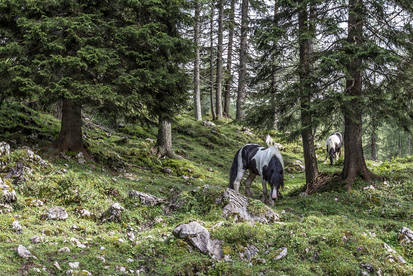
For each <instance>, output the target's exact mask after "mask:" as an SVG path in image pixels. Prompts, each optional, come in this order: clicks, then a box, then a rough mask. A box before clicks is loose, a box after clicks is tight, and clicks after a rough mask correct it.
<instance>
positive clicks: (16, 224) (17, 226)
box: [12, 220, 23, 233]
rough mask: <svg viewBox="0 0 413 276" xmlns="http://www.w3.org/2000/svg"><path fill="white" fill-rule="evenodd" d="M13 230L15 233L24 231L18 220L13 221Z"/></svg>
mask: <svg viewBox="0 0 413 276" xmlns="http://www.w3.org/2000/svg"><path fill="white" fill-rule="evenodd" d="M12 229H13V231H14V232H16V233H21V232H22V230H23V228H22V226H21V225H20V223H19V221H18V220H15V221H13V223H12Z"/></svg>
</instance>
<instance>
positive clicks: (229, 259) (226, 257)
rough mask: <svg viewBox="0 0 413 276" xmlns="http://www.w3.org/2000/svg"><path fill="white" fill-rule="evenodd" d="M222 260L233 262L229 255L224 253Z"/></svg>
mask: <svg viewBox="0 0 413 276" xmlns="http://www.w3.org/2000/svg"><path fill="white" fill-rule="evenodd" d="M224 261H225V262H233V261H232V258H231V255H224Z"/></svg>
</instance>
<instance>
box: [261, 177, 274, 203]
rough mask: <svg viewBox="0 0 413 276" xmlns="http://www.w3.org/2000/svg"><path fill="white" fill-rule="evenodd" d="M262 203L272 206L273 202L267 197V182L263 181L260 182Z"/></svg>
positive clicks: (269, 196)
mask: <svg viewBox="0 0 413 276" xmlns="http://www.w3.org/2000/svg"><path fill="white" fill-rule="evenodd" d="M261 200H262V202H264V203H268V204H269V205H271V206H272V205H274V201H273V200H272V198H271V195H268V191H267V182H266V181H265V180H264V179H263V180H262V198H261Z"/></svg>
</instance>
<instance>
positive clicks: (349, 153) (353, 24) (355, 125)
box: [342, 0, 374, 190]
mask: <svg viewBox="0 0 413 276" xmlns="http://www.w3.org/2000/svg"><path fill="white" fill-rule="evenodd" d="M363 9H364V7H363V0H349V11H348V38H347V42H348V43H349V46H350V47H351V50H350V53H349V55H350V59H349V62H348V63H347V64H346V69H347V72H348V75H347V77H346V90H345V92H344V95H345V96H347V97H351V100H349V101H346V102H344V104H343V111H344V150H345V152H344V153H345V156H344V168H343V171H342V177H343V179H344V180H345V181H346V188H347V190H351V188H352V185H353V183H354V181H355V179H356V177H357V176H359V175H361V176H362V177H363V178H364V179H365V180H367V181H369V180H370V179H371V178H372V177H373V176H374V175H373V174H372V173H371V172H370V171H369V170H368V168H367V165H366V161H365V160H364V154H363V147H362V134H363V132H362V114H363V106H362V102H361V98H362V96H363V93H362V77H361V70H362V69H361V66H362V59H361V58H360V57H359V55H358V52H359V51H360V47H361V45H362V39H363Z"/></svg>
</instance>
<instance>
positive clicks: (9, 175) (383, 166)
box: [0, 105, 413, 275]
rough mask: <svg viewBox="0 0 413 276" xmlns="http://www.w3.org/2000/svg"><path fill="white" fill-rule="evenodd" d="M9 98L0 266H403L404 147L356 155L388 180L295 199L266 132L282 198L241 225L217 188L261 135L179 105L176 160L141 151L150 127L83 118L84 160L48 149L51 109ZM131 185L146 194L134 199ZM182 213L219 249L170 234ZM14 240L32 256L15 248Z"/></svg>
mask: <svg viewBox="0 0 413 276" xmlns="http://www.w3.org/2000/svg"><path fill="white" fill-rule="evenodd" d="M8 107H9V108H4V109H2V110H1V111H0V129H3V131H2V133H1V134H0V141H6V142H7V143H8V144H10V146H11V151H10V153H9V154H7V153H5V152H3V153H1V151H0V177H1V179H2V181H0V184H1V187H3V194H4V195H6V193H7V194H8V195H10V197H13V191H15V193H16V196H17V200H15V201H14V200H13V199H10V198H9V200H8V201H11V203H10V204H8V203H6V200H5V198H6V197H5V196H3V198H2V200H3V201H4V202H0V203H1V204H0V274H1V275H90V274H91V275H195V274H196V275H322V274H324V275H360V274H363V275H368V274H371V275H412V273H413V241H412V240H410V243H408V242H409V239H408V237H406V236H405V235H400V230H401V229H402V228H403V227H407V228H410V229H413V203H412V202H413V193H412V190H413V157H410V158H403V159H396V160H392V161H389V162H368V165H369V168H370V169H371V170H372V171H373V172H375V173H377V174H379V175H381V176H384V177H385V179H386V180H385V181H380V182H376V183H372V186H371V187H369V185H370V184H367V183H364V182H363V181H360V180H359V181H357V182H356V184H355V185H354V189H353V190H352V191H351V192H349V193H348V192H345V191H343V190H341V189H337V190H333V191H328V192H324V193H320V194H314V195H310V196H299V194H300V189H301V188H302V187H303V185H304V183H305V180H304V173H303V172H301V171H300V170H299V169H297V168H296V167H297V165H294V164H295V163H297V161H296V160H302V149H301V146H300V145H299V144H298V142H297V143H287V142H286V141H285V140H283V137H282V135H280V134H276V133H273V137H274V138H275V140H276V141H277V142H280V143H281V144H282V145H283V146H284V149H283V150H282V154H283V157H284V160H285V162H286V164H287V174H286V183H285V189H284V191H283V198H282V199H281V200H280V201H277V202H276V203H275V206H274V207H271V208H272V210H273V211H274V212H275V213H276V214H278V216H279V218H278V219H275V221H270V222H267V223H261V222H248V221H242V220H239V219H238V220H236V219H235V217H236V216H229V217H227V218H224V217H223V215H222V213H223V207H224V205H225V203H223V202H222V201H221V202H219V201H217V199H218V198H220V197H221V195H222V194H223V193H224V191H225V189H226V187H227V185H228V171H229V168H230V166H231V162H232V159H233V156H234V154H235V152H236V151H237V150H238V148H239V147H240V146H242V145H243V144H245V143H260V144H263V140H262V138H263V137H264V135H263V134H253V133H250V132H249V130H246V129H243V128H242V127H240V126H238V125H236V124H234V123H231V122H223V123H219V124H218V125H216V126H208V127H207V126H203V125H202V123H201V122H195V121H193V120H192V117H190V116H186V115H182V116H180V117H179V118H178V121H177V122H176V123H175V124H174V125H173V127H174V129H173V137H174V149H175V151H176V153H178V154H179V155H180V156H182V157H183V158H184V159H182V160H171V159H161V160H159V159H156V158H155V157H154V156H153V155H152V154H151V148H152V146H153V141H154V139H155V137H156V129H155V128H151V127H141V126H136V125H135V126H133V125H125V126H122V127H120V128H119V129H117V130H114V129H111V128H110V127H108V126H104V125H102V124H101V123H99V121H98V120H96V119H95V118H93V116H86V117H85V121H86V123H85V125H84V128H83V130H84V138H85V141H86V143H87V146H88V148H89V150H90V157H91V159H89V158H88V157H86V158H85V159H86V160H84V158H82V157H81V156H80V157H79V156H76V155H75V154H73V153H70V152H68V153H66V154H65V155H59V156H56V155H54V154H52V153H51V152H48V151H47V148H46V147H45V146H47V145H48V144H49V143H50V142H51V141H52V140H53V139H54V137H56V135H57V133H58V129H59V123H58V120H57V119H55V118H54V117H53V116H51V115H49V114H44V113H39V112H37V111H34V110H31V109H30V108H28V107H25V106H21V105H13V106H8ZM25 146H26V147H25ZM29 148H30V149H29ZM32 151H33V152H34V153H33V152H32ZM318 156H319V166H320V170H321V171H322V172H325V173H329V174H333V173H335V172H340V170H341V165H340V163H339V164H338V165H334V166H333V167H330V166H328V165H325V164H323V163H322V161H323V160H322V159H324V154H323V152H322V149H320V150H319V151H318ZM260 186H261V183H260V181H259V180H258V178H257V179H256V180H255V182H254V183H253V186H252V191H253V194H254V198H256V199H249V206H248V211H249V212H250V213H251V214H256V215H260V214H261V213H262V211H263V210H264V211H265V210H266V209H265V208H266V207H265V206H264V205H263V204H262V203H261V201H259V200H258V199H259V198H260V195H261V187H260ZM241 187H242V188H243V186H241ZM242 188H241V189H242ZM132 190H133V191H139V192H143V193H147V194H150V195H153V196H155V197H154V198H151V200H152V201H150V200H149V201H148V202H146V203H148V205H146V204H144V203H145V202H144V200H143V199H141V200H139V193H134V192H132V193H131V191H132ZM242 192H244V191H243V189H242ZM114 203H118V205H115V207H118V206H119V205H120V206H121V207H119V208H120V209H118V211H119V212H118V214H119V216H117V215H116V214H114V215H113V216H110V214H109V215H108V214H107V213H106V210H107V209H108V208H109V206H111V205H112V204H114ZM54 206H60V207H63V208H64V209H65V211H66V212H67V218H64V219H62V220H56V219H54V218H53V214H51V212H49V210H50V209H51V208H52V207H54ZM48 212H49V217H48ZM60 213H61V214H63V215H65V212H60ZM191 221H197V222H199V223H200V224H201V225H202V226H203V227H205V228H206V229H207V230H208V231H209V233H210V235H211V238H212V239H216V240H219V241H220V243H221V248H222V252H223V254H224V255H225V258H224V259H223V260H221V261H217V260H215V259H213V258H211V257H210V256H209V255H208V254H203V253H201V252H200V251H199V250H197V249H195V248H194V246H193V245H191V244H190V243H188V242H187V241H186V240H184V239H180V238H178V237H176V236H174V235H173V230H174V229H175V228H176V227H177V226H178V225H180V224H184V223H189V222H191ZM19 226H20V227H19ZM19 245H23V246H24V247H25V248H26V249H28V250H29V251H30V252H31V254H33V256H34V257H28V258H23V257H21V256H19V255H18V252H17V248H18V246H19ZM284 248H286V249H287V250H283V249H284ZM392 250H394V251H392ZM282 253H286V255H285V256H283V255H282ZM280 254H281V255H280ZM366 273H367V274H366Z"/></svg>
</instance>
